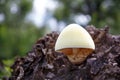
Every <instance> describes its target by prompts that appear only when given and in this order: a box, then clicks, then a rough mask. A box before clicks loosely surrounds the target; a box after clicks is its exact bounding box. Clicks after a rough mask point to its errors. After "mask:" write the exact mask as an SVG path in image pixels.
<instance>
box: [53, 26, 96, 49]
mask: <svg viewBox="0 0 120 80" xmlns="http://www.w3.org/2000/svg"><path fill="white" fill-rule="evenodd" d="M65 48H89V49H92V50H94V49H95V44H94V42H93V39H92V37H91V36H90V34H89V33H88V32H87V31H86V30H85V29H84V28H83V27H81V26H80V25H78V24H70V25H68V26H67V27H65V28H64V29H63V31H62V32H61V33H60V35H59V37H58V39H57V41H56V44H55V51H57V50H61V49H65Z"/></svg>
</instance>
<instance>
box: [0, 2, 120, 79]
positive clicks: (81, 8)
mask: <svg viewBox="0 0 120 80" xmlns="http://www.w3.org/2000/svg"><path fill="white" fill-rule="evenodd" d="M70 23H78V24H80V25H82V26H83V27H85V26H87V25H94V26H95V27H97V28H101V27H104V26H106V25H107V26H109V27H110V33H112V34H118V35H119V34H120V0H0V78H2V77H3V76H10V72H11V71H12V70H11V69H10V66H11V65H12V64H13V62H14V59H15V57H16V56H17V57H18V56H25V55H26V54H27V52H28V51H30V50H31V48H32V46H33V44H34V43H35V42H36V40H38V39H39V38H40V37H42V36H44V35H45V34H46V33H49V32H51V31H61V30H62V29H63V28H64V27H65V26H66V25H68V24H70Z"/></svg>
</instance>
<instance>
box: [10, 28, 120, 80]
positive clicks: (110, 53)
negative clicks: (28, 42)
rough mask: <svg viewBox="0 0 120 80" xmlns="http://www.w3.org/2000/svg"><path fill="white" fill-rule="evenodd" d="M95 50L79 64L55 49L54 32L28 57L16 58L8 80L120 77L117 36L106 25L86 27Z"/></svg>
mask: <svg viewBox="0 0 120 80" xmlns="http://www.w3.org/2000/svg"><path fill="white" fill-rule="evenodd" d="M86 29H87V30H88V32H89V33H90V34H91V36H92V38H93V40H94V42H95V46H96V49H95V51H94V52H93V53H92V54H91V55H90V56H88V57H87V59H86V60H85V61H84V62H83V63H82V64H80V65H73V64H72V63H71V62H70V61H69V60H68V58H67V57H66V56H65V55H64V54H62V53H58V52H55V51H54V45H55V42H56V39H57V37H58V35H59V34H58V33H57V32H52V33H50V34H47V35H46V36H44V37H43V38H40V39H39V40H38V41H37V42H36V43H35V45H34V46H33V49H32V50H31V51H29V52H28V54H27V56H25V57H23V58H17V59H16V61H15V63H14V64H13V66H12V69H13V72H12V75H11V77H10V78H9V80H120V35H118V36H117V35H116V36H115V35H111V34H110V33H109V28H108V27H106V28H104V29H96V28H95V27H93V26H88V27H86Z"/></svg>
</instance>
